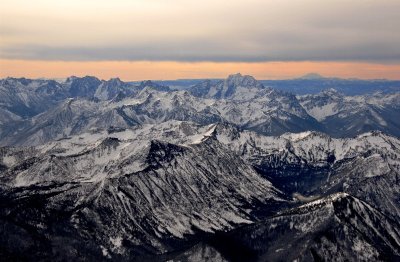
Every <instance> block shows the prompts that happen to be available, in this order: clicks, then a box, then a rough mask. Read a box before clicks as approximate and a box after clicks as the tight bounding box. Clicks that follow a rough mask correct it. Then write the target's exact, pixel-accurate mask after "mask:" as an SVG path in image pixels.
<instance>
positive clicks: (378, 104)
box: [299, 89, 400, 137]
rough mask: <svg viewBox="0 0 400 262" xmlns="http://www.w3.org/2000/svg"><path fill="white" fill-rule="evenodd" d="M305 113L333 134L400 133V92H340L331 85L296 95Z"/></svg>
mask: <svg viewBox="0 0 400 262" xmlns="http://www.w3.org/2000/svg"><path fill="white" fill-rule="evenodd" d="M299 100H300V103H301V104H302V106H303V107H304V108H305V110H307V113H308V114H310V115H311V116H313V117H314V118H315V119H317V120H318V121H320V122H321V123H322V124H323V125H324V126H326V130H327V131H328V132H329V134H331V135H333V136H335V137H343V136H355V135H358V134H360V133H363V132H367V131H370V130H381V131H385V132H387V133H390V134H394V135H397V136H398V135H399V134H400V122H399V120H398V119H399V117H398V116H399V115H400V94H399V93H394V94H383V93H374V94H371V95H363V96H344V95H343V94H340V93H338V92H337V91H336V90H334V89H330V90H326V91H324V92H322V93H320V94H316V95H304V96H300V97H299Z"/></svg>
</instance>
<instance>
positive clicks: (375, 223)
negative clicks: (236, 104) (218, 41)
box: [0, 88, 400, 261]
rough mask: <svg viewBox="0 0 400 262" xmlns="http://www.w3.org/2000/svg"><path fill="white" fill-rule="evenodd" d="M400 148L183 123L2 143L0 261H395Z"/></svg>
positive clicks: (394, 142)
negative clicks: (15, 145)
mask: <svg viewBox="0 0 400 262" xmlns="http://www.w3.org/2000/svg"><path fill="white" fill-rule="evenodd" d="M148 93H149V94H154V93H157V94H158V93H159V92H158V91H155V90H147V89H146V88H145V89H143V90H142V92H141V94H140V95H137V96H135V98H129V99H139V100H140V99H141V97H143V98H145V100H147V98H148ZM178 93H179V92H178ZM163 94H164V95H165V96H168V95H171V93H170V92H164V93H163ZM179 94H186V95H187V96H188V98H191V99H195V100H193V101H192V103H194V102H195V101H198V100H197V98H194V97H193V96H190V95H189V94H187V93H185V92H181V93H179ZM188 98H185V99H186V100H187V99H188ZM150 100H151V99H150ZM82 101H84V100H82ZM132 101H133V100H132ZM151 101H157V99H154V100H151ZM164 101H165V100H164V99H163V100H162V102H163V103H164ZM199 101H200V100H199ZM121 102H122V101H121ZM148 102H149V101H148ZM92 103H93V104H101V106H102V107H103V106H104V105H105V104H102V103H103V102H92ZM122 103H124V102H122ZM139 104H140V105H142V103H139ZM147 105H148V106H150V105H153V102H151V103H148V104H147ZM165 105H169V104H163V106H165ZM193 106H196V105H195V104H193ZM150 107H151V106H150ZM95 111H97V110H95ZM145 111H146V112H147V111H148V109H146V110H145ZM71 121H73V120H71V119H69V120H68V121H66V120H65V121H64V122H71ZM60 122H63V121H60ZM399 150H400V141H399V140H398V139H397V138H395V137H391V136H388V135H385V134H383V133H381V132H370V133H365V134H363V135H360V136H357V137H355V138H351V139H350V138H346V139H336V138H331V137H329V136H327V135H325V134H322V133H318V132H303V133H297V134H293V133H286V134H284V135H282V136H279V137H270V136H264V135H261V134H258V133H256V132H252V131H245V130H242V129H240V128H238V127H236V126H234V125H232V124H229V123H218V124H210V125H202V124H197V123H193V122H185V121H183V122H182V121H176V120H171V121H164V122H160V123H156V124H137V125H134V126H131V127H125V128H121V127H109V128H108V129H100V130H99V129H91V130H89V131H86V132H84V133H79V134H77V135H73V136H67V137H66V138H63V139H60V140H58V141H52V142H49V143H45V144H42V145H39V146H36V147H27V148H9V147H5V148H1V150H0V170H1V172H0V200H1V201H0V224H1V227H2V231H1V233H0V241H1V242H0V246H1V249H0V254H1V255H2V257H5V258H9V259H19V260H23V259H27V258H32V257H33V258H35V259H57V258H59V257H60V256H61V255H60V254H62V257H65V258H67V259H77V258H79V257H84V258H85V259H91V260H103V259H114V260H132V259H136V260H143V259H149V260H154V259H159V260H169V259H177V261H179V260H182V261H184V260H185V259H191V258H193V259H194V258H204V259H212V260H213V259H218V260H220V261H225V260H226V259H227V260H235V258H236V259H239V260H240V259H241V258H242V260H243V259H245V258H246V259H248V260H258V259H260V260H267V261H270V260H278V259H279V258H281V257H282V252H285V257H286V256H287V257H288V258H290V259H293V260H294V259H300V260H304V261H309V260H313V259H314V260H319V259H323V258H326V257H332V256H337V257H338V259H339V260H396V259H398V258H399V254H400V253H399V252H400V237H399V234H400V226H399V224H398V222H396V221H398V219H399V217H400V212H399V207H398V203H399V200H400V195H399V192H400V184H399V181H400V179H399V178H400V172H399V170H400V151H399ZM315 199H318V200H315ZM310 201H311V202H310ZM304 202H310V203H307V204H304ZM367 203H368V204H367ZM290 206H291V207H292V208H290V209H287V208H288V207H290ZM279 210H280V212H279V213H278V214H277V213H276V211H279ZM271 215H272V216H271ZM247 224H248V225H247ZM239 225H240V228H238V226H239ZM230 230H233V231H232V232H229V233H225V232H227V231H230ZM199 241H200V242H199ZM185 248H188V249H187V250H182V249H185ZM228 250H236V251H239V250H240V252H236V253H231V252H230V251H228ZM171 252H172V253H171ZM155 254H158V256H157V257H154V256H153V255H155ZM240 254H242V256H240Z"/></svg>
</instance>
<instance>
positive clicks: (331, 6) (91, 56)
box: [0, 0, 400, 80]
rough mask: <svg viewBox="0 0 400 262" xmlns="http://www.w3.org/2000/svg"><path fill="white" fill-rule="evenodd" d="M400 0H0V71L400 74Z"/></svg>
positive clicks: (129, 76)
mask: <svg viewBox="0 0 400 262" xmlns="http://www.w3.org/2000/svg"><path fill="white" fill-rule="evenodd" d="M399 13H400V1H399V0H352V1H348V0H324V1H321V0H230V1H225V0H203V1H194V0H113V1H109V0H58V1H54V0H35V1H32V0H0V77H6V76H16V77H19V76H25V77H32V78H34V77H66V76H70V75H78V76H79V75H95V76H98V77H100V78H104V79H107V78H110V77H116V76H118V77H120V78H121V79H124V80H143V79H176V78H220V77H224V76H226V75H228V74H231V73H236V72H241V73H244V74H251V75H254V76H255V77H257V78H260V79H278V78H291V77H297V76H300V75H303V74H306V73H310V72H317V73H320V74H322V75H326V76H338V77H346V78H349V77H358V78H388V79H400V33H399V28H400V15H398V14H399Z"/></svg>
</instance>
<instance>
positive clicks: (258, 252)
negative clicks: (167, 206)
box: [216, 193, 400, 261]
mask: <svg viewBox="0 0 400 262" xmlns="http://www.w3.org/2000/svg"><path fill="white" fill-rule="evenodd" d="M399 226H400V225H399V223H398V222H397V221H396V220H392V219H390V218H388V217H386V216H385V215H383V214H382V213H380V212H379V211H378V210H376V209H375V208H373V207H371V206H370V205H368V204H367V203H365V202H363V201H361V200H359V199H357V198H354V197H352V196H350V195H348V194H345V193H337V194H333V195H329V196H327V197H324V198H322V199H319V200H316V201H313V202H310V203H307V204H305V205H302V206H300V207H297V208H294V209H290V210H287V211H284V212H282V213H281V214H278V215H276V216H274V217H272V218H269V219H267V220H265V221H263V222H261V223H257V224H254V225H251V226H248V227H245V228H243V229H238V230H236V231H234V232H232V233H230V234H228V235H226V236H224V237H223V240H225V241H224V242H223V241H221V242H222V243H227V242H233V243H234V244H235V246H236V248H238V249H242V250H246V252H247V257H252V258H253V259H254V260H260V261H279V260H281V259H282V258H283V257H284V258H285V260H290V261H321V260H325V259H327V258H332V257H335V260H337V261H396V260H398V259H399V258H400V230H399V228H400V227H399ZM225 250H227V249H225ZM218 256H220V254H217V255H216V257H218Z"/></svg>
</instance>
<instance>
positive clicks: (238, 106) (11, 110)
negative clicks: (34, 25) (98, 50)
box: [0, 74, 400, 145]
mask: <svg viewBox="0 0 400 262" xmlns="http://www.w3.org/2000/svg"><path fill="white" fill-rule="evenodd" d="M0 94H1V96H0V145H38V144H41V143H44V142H47V141H51V140H53V139H60V138H62V137H65V136H69V135H75V134H79V133H81V132H86V131H88V130H91V129H108V128H111V127H117V128H118V127H122V128H126V127H130V126H134V125H140V124H147V123H162V122H164V121H168V120H181V121H193V122H197V123H199V124H210V123H215V122H229V123H232V124H235V125H237V126H239V127H241V128H244V129H249V130H254V131H257V132H259V133H262V134H267V135H281V134H283V133H285V132H302V131H307V130H314V131H320V132H325V133H328V134H330V135H332V136H335V137H352V136H355V135H358V134H361V133H364V132H368V131H372V130H381V131H384V132H387V133H389V134H392V135H396V136H400V120H398V117H396V116H397V115H399V110H400V98H399V97H400V93H393V94H385V93H377V94H371V95H364V96H354V97H348V96H344V95H342V94H340V93H338V92H337V91H335V90H333V89H331V90H328V91H326V90H325V91H323V92H322V93H321V94H317V95H306V96H297V97H296V96H295V95H293V94H291V93H288V92H282V91H278V90H275V89H272V88H269V87H265V86H264V85H263V84H262V83H260V82H259V81H257V80H256V79H254V78H253V77H251V76H243V75H241V74H235V75H231V76H229V77H228V78H227V79H225V80H212V81H210V80H209V81H204V82H201V83H198V84H196V85H194V86H192V87H191V88H190V89H189V90H186V91H174V90H171V89H170V88H169V87H167V86H163V85H160V84H157V83H155V82H152V81H143V82H141V83H140V84H137V85H132V84H129V83H125V82H123V81H121V80H120V79H118V78H115V79H110V80H108V81H104V80H99V79H97V78H95V77H90V76H87V77H83V78H78V77H70V78H68V79H67V80H66V81H65V82H64V83H58V82H56V81H53V80H30V79H25V78H21V79H15V78H7V79H3V80H1V81H0Z"/></svg>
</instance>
